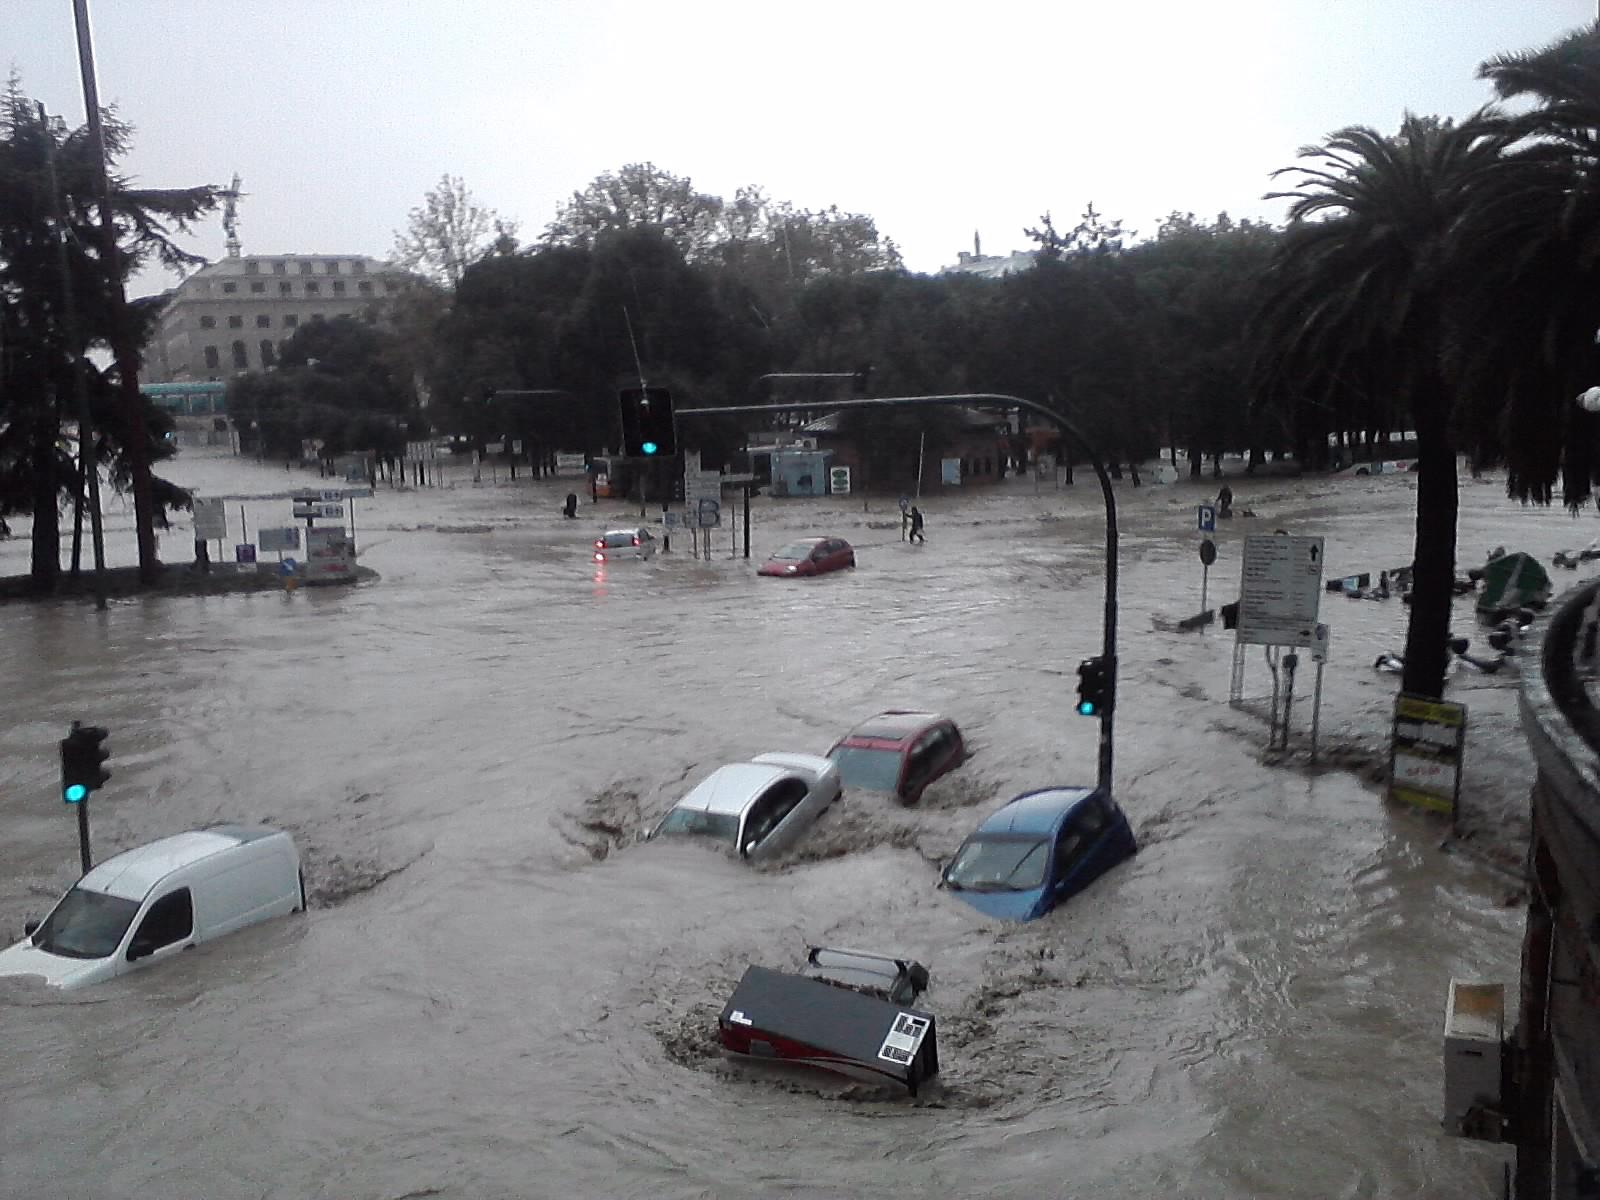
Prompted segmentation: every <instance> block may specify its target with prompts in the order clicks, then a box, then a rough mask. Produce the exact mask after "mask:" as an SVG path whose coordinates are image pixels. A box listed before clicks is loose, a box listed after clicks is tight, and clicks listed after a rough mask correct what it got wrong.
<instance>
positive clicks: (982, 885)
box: [944, 837, 1050, 892]
mask: <svg viewBox="0 0 1600 1200" xmlns="http://www.w3.org/2000/svg"><path fill="white" fill-rule="evenodd" d="M1049 850H1050V842H1049V839H1047V838H1040V839H1038V840H1037V841H1035V840H1031V839H1027V838H1016V837H1005V838H998V837H997V838H976V837H975V838H973V839H971V840H970V841H968V842H967V844H966V845H964V846H962V847H961V850H960V852H959V853H957V854H956V857H955V861H954V862H952V863H951V864H950V867H949V869H948V870H947V871H945V874H944V881H945V883H946V884H947V885H948V886H950V887H953V888H956V889H957V890H964V891H969V892H1031V891H1032V890H1033V889H1034V888H1036V887H1039V886H1040V885H1041V884H1043V883H1044V869H1045V864H1046V863H1048V862H1049V860H1050V854H1049Z"/></svg>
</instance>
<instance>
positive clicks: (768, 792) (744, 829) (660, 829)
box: [650, 753, 842, 860]
mask: <svg viewBox="0 0 1600 1200" xmlns="http://www.w3.org/2000/svg"><path fill="white" fill-rule="evenodd" d="M841 791H842V789H841V787H840V784H839V768H838V767H836V766H834V764H833V763H832V762H830V761H829V760H828V759H826V758H822V757H820V756H818V755H815V754H784V753H772V754H758V755H756V757H754V758H752V759H751V760H750V761H749V762H739V763H729V764H727V765H726V766H722V767H718V768H717V769H716V770H715V771H713V772H711V774H710V775H708V776H706V778H705V779H704V780H702V781H701V782H700V783H699V784H698V785H696V786H695V788H694V790H693V791H691V792H690V793H689V794H688V795H687V796H685V797H684V798H683V799H682V800H679V801H678V803H677V804H675V805H673V807H672V811H670V812H669V813H667V815H666V816H665V817H663V818H661V821H660V823H659V824H658V825H657V826H656V827H655V828H654V829H653V830H651V831H650V836H651V837H652V838H657V837H673V836H679V837H684V836H686V837H706V838H710V839H712V840H713V841H717V842H721V843H723V844H724V845H726V846H727V847H728V848H729V849H731V850H733V851H735V852H736V853H737V854H738V855H739V857H740V858H745V859H750V860H760V859H767V858H772V857H774V856H775V855H778V854H781V853H783V852H784V851H785V850H787V849H789V847H791V846H793V845H794V844H795V842H797V841H798V840H799V839H800V838H801V836H802V835H803V834H804V833H805V831H806V830H807V829H809V828H810V827H811V825H812V823H813V822H814V821H816V819H817V818H818V817H820V816H821V815H822V814H823V813H824V812H826V811H827V810H828V807H829V805H831V804H832V803H833V802H834V801H835V800H837V799H838V798H839V796H840V794H841Z"/></svg>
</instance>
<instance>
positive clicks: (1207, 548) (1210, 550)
mask: <svg viewBox="0 0 1600 1200" xmlns="http://www.w3.org/2000/svg"><path fill="white" fill-rule="evenodd" d="M1200 561H1201V562H1202V563H1203V564H1205V565H1206V566H1208V567H1209V566H1210V565H1211V564H1212V563H1214V562H1216V561H1217V544H1216V543H1215V542H1213V541H1212V540H1211V539H1210V538H1202V539H1201V541H1200Z"/></svg>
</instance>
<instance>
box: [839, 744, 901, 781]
mask: <svg viewBox="0 0 1600 1200" xmlns="http://www.w3.org/2000/svg"><path fill="white" fill-rule="evenodd" d="M828 757H829V758H830V759H832V760H833V762H834V763H835V764H836V765H837V766H838V768H839V781H840V782H841V783H843V784H844V785H845V786H846V787H853V788H866V789H867V790H869V791H874V792H892V791H894V787H895V783H896V782H897V781H898V780H899V778H900V752H899V751H898V750H874V749H870V748H868V747H866V746H835V747H834V748H833V749H832V750H830V751H829V752H828Z"/></svg>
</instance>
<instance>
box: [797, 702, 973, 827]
mask: <svg viewBox="0 0 1600 1200" xmlns="http://www.w3.org/2000/svg"><path fill="white" fill-rule="evenodd" d="M966 755H967V748H966V743H965V742H963V741H962V738H961V730H959V729H957V728H956V723H955V722H954V721H952V720H951V719H950V718H949V717H941V716H940V715H939V714H938V713H931V712H908V711H906V710H903V709H890V710H889V711H888V712H881V713H879V714H878V715H877V716H875V717H869V718H867V720H865V721H863V722H861V724H859V725H857V726H856V727H855V728H854V729H852V730H851V731H850V732H849V733H847V734H845V736H844V737H842V738H840V739H839V740H838V741H837V742H835V743H834V745H833V749H831V750H829V751H828V757H829V758H831V759H832V760H833V761H834V763H835V764H837V765H838V768H839V781H840V782H841V783H842V784H843V785H844V786H845V788H846V790H848V789H850V788H865V789H867V790H868V791H874V792H891V793H893V795H894V797H895V798H896V799H897V800H899V801H900V802H901V803H902V804H915V803H916V802H917V801H918V800H920V799H921V798H922V792H923V789H924V788H926V787H927V786H928V785H929V784H930V783H932V782H933V781H934V780H935V779H937V778H939V776H941V775H943V774H945V773H947V772H949V771H953V770H955V769H956V768H957V767H959V766H960V765H961V762H962V760H963V759H965V758H966Z"/></svg>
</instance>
